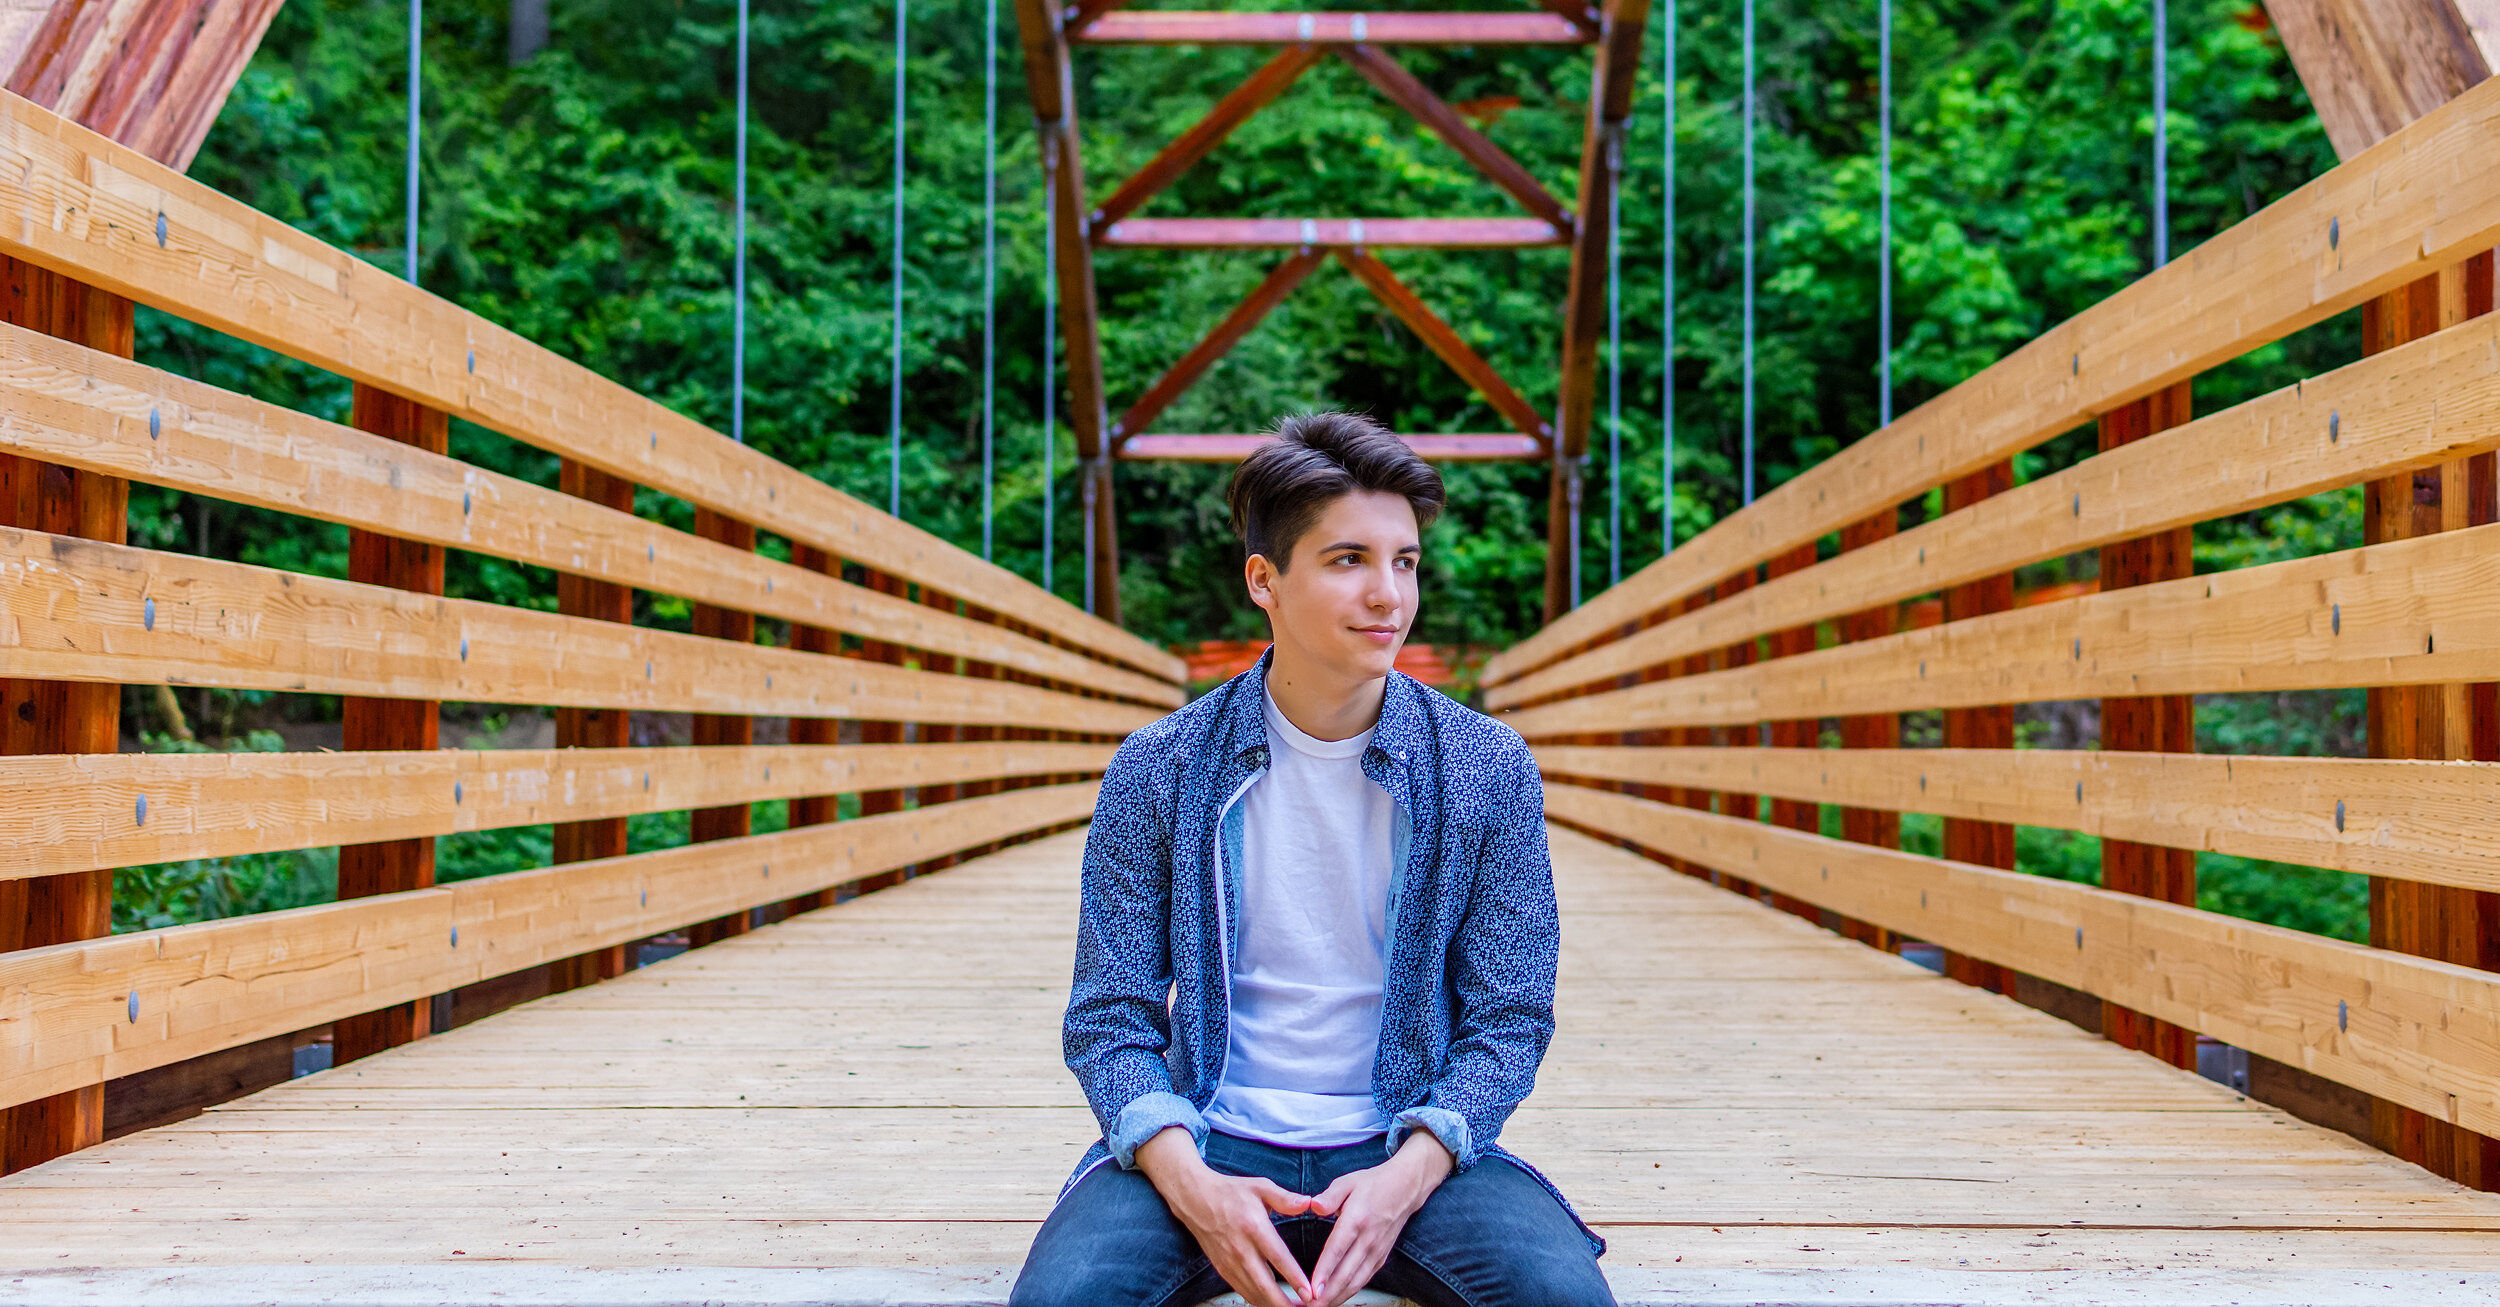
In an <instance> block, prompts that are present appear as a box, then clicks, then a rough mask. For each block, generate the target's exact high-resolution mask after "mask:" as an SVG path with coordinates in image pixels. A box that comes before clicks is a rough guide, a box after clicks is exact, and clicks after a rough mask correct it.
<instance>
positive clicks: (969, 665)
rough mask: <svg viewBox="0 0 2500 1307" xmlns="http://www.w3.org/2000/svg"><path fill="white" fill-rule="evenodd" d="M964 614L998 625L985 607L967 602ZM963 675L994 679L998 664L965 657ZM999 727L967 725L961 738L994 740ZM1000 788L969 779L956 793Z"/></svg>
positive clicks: (989, 847)
mask: <svg viewBox="0 0 2500 1307" xmlns="http://www.w3.org/2000/svg"><path fill="white" fill-rule="evenodd" d="M964 616H966V617H969V618H971V619H972V620H973V621H976V622H984V623H987V624H989V625H991V626H996V625H998V614H997V613H995V612H992V611H991V610H989V609H987V608H977V607H974V606H972V605H969V604H967V605H965V607H964ZM964 675H966V676H969V677H972V678H974V679H975V680H983V681H994V680H997V679H998V664H996V663H990V662H982V661H981V660H979V659H977V658H975V659H966V660H965V661H964ZM999 729H1000V728H998V727H996V726H967V727H964V728H963V738H964V739H966V740H970V741H989V740H996V739H999V738H1000V735H999ZM1000 788H1001V786H1000V783H999V782H998V781H997V780H994V779H993V780H980V781H971V782H968V783H966V784H965V785H964V786H963V787H962V788H961V789H960V790H959V791H958V793H961V794H962V795H963V796H964V797H965V798H979V797H980V796H982V795H985V794H996V793H998V792H999V790H1000ZM998 848H999V846H998V845H997V844H996V843H990V844H983V845H981V846H979V847H977V848H974V849H971V850H969V851H967V852H966V853H965V854H964V855H963V856H965V857H966V858H978V857H981V856H983V855H984V854H989V853H995V852H997V851H998Z"/></svg>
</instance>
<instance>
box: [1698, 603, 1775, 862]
mask: <svg viewBox="0 0 2500 1307" xmlns="http://www.w3.org/2000/svg"><path fill="white" fill-rule="evenodd" d="M1753 578H1754V570H1753V569H1752V568H1750V567H1748V568H1746V569H1745V570H1744V571H1742V572H1738V573H1737V574H1736V575H1734V576H1731V577H1728V578H1727V579H1726V580H1723V581H1721V582H1719V583H1718V584H1717V585H1715V586H1712V587H1711V588H1710V598H1711V601H1712V602H1713V603H1722V602H1725V601H1727V600H1729V599H1733V598H1735V597H1736V596H1738V595H1740V594H1743V593H1744V592H1745V591H1747V590H1751V589H1753ZM1757 650H1758V645H1757V643H1756V642H1755V641H1752V640H1747V641H1745V642H1743V643H1742V644H1732V645H1728V646H1727V647H1725V648H1722V649H1714V650H1712V651H1711V653H1710V670H1712V671H1724V670H1727V669H1729V668H1733V667H1751V666H1753V664H1754V657H1755V654H1756V652H1757ZM1708 738H1709V741H1710V743H1711V744H1712V745H1714V746H1716V747H1718V748H1722V749H1726V748H1739V749H1751V748H1755V747H1758V746H1759V745H1760V744H1761V742H1762V728H1761V727H1760V726H1759V725H1757V724H1755V723H1753V722H1747V723H1745V724H1744V725H1742V726H1717V727H1712V728H1710V730H1709V732H1708ZM1718 808H1719V815H1720V816H1723V817H1734V818H1737V819H1738V820H1740V821H1760V820H1762V796H1760V795H1758V794H1738V793H1733V792H1729V791H1721V792H1720V794H1719V803H1718ZM1716 879H1717V881H1718V883H1719V884H1720V886H1721V887H1723V888H1726V889H1730V890H1734V891H1735V892H1737V893H1739V894H1742V895H1744V896H1745V897H1746V898H1749V899H1750V898H1760V897H1761V889H1760V888H1759V887H1758V886H1756V885H1755V884H1754V883H1753V882H1752V881H1749V880H1746V879H1744V878H1742V877H1739V876H1733V875H1730V874H1728V873H1727V872H1726V871H1724V870H1722V871H1720V872H1719V874H1718V876H1717V877H1716Z"/></svg>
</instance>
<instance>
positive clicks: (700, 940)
mask: <svg viewBox="0 0 2500 1307" xmlns="http://www.w3.org/2000/svg"><path fill="white" fill-rule="evenodd" d="M694 533H695V534H696V535H699V536H701V537H703V538H704V539H706V540H717V541H719V542H721V543H722V544H725V545H728V546H730V547H731V548H733V549H746V550H752V549H754V548H755V527H754V525H753V524H752V523H748V522H741V521H739V520H737V519H736V518H733V517H729V516H726V515H724V514H721V513H716V512H714V511H712V510H711V509H708V508H697V509H695V511H694ZM694 633H695V634H696V635H706V636H710V637H712V638H713V639H715V640H735V641H738V642H739V643H741V644H753V643H755V614H753V613H748V612H740V611H738V610H737V609H734V608H718V607H714V606H713V605H711V604H696V605H694ZM691 725H692V728H693V735H694V743H695V744H696V745H697V746H698V747H700V746H705V745H726V746H729V747H732V748H743V747H745V746H746V745H749V744H753V743H754V742H755V719H754V718H752V717H741V716H736V715H734V714H726V713H696V714H694V720H693V722H692V723H691ZM690 825H691V826H692V829H691V830H689V831H688V832H687V837H688V840H689V842H691V843H695V844H702V843H706V842H708V841H711V840H734V839H739V838H742V837H744V836H746V835H749V834H751V833H753V831H754V829H755V809H754V806H753V805H751V804H745V803H732V804H727V805H724V806H722V807H718V808H697V809H695V810H694V812H693V814H692V819H691V822H690ZM750 919H751V918H750V914H748V913H744V912H732V913H730V914H729V915H728V916H725V917H715V918H713V919H712V920H710V921H698V922H696V923H694V924H693V925H691V926H688V927H687V928H686V942H687V944H689V945H690V946H692V947H695V948H701V947H702V946H704V945H706V944H716V943H718V942H720V941H721V940H724V939H727V938H729V937H730V936H732V935H743V934H745V933H746V932H747V924H748V922H749V920H750Z"/></svg>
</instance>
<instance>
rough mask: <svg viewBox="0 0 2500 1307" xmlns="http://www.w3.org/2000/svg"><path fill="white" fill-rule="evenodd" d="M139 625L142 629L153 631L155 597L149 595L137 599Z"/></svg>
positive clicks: (154, 627)
mask: <svg viewBox="0 0 2500 1307" xmlns="http://www.w3.org/2000/svg"><path fill="white" fill-rule="evenodd" d="M139 626H140V628H141V629H142V630H148V631H153V630H155V629H156V599H155V597H154V596H150V597H148V598H146V599H142V600H140V601H139Z"/></svg>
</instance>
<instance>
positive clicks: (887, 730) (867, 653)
mask: <svg viewBox="0 0 2500 1307" xmlns="http://www.w3.org/2000/svg"><path fill="white" fill-rule="evenodd" d="M868 588H869V589H871V590H875V591H877V592H878V593H879V594H890V595H896V596H903V595H906V594H908V593H909V590H910V587H909V586H908V585H907V584H906V583H905V582H904V581H903V579H902V578H901V577H898V576H889V575H887V574H886V573H884V572H878V571H873V570H872V571H870V572H869V573H868ZM857 656H858V657H861V658H865V659H867V660H868V661H870V662H876V663H893V664H896V665H900V664H901V663H902V661H903V646H901V645H899V644H896V643H894V642H892V641H890V640H862V641H860V642H859V653H858V655H857ZM905 735H906V731H905V728H904V725H903V723H901V722H872V721H863V722H861V723H860V724H859V742H860V743H862V744H901V743H903V742H904V739H905ZM902 810H903V792H902V791H901V790H862V791H860V795H859V815H860V816H863V817H873V816H875V815H876V814H878V813H881V812H901V811H902ZM906 872H907V869H904V868H897V869H895V870H893V871H885V872H879V873H878V874H876V875H874V876H867V877H863V878H861V880H860V882H859V889H860V892H861V893H863V894H865V893H867V892H868V891H870V890H879V889H884V888H886V887H887V886H889V885H900V884H902V883H903V881H904V880H905V879H906Z"/></svg>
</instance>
